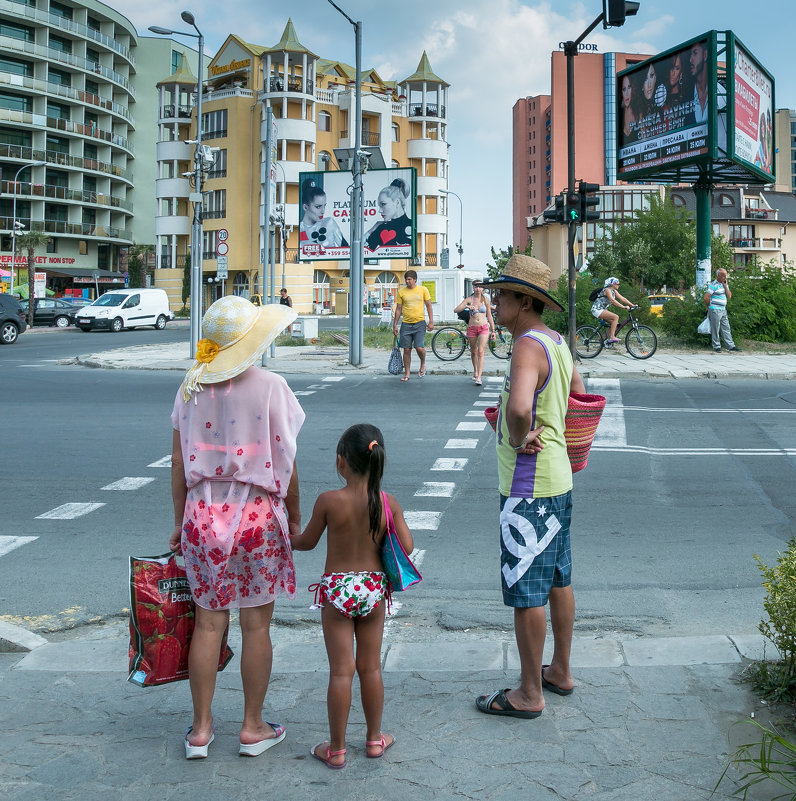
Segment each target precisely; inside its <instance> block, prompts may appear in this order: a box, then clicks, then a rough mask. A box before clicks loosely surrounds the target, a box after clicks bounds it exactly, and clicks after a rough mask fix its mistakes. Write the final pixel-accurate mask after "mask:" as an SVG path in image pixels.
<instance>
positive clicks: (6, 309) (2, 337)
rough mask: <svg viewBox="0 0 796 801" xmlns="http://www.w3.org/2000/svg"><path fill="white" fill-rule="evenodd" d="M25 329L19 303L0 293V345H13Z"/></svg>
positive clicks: (23, 313) (23, 316) (25, 323)
mask: <svg viewBox="0 0 796 801" xmlns="http://www.w3.org/2000/svg"><path fill="white" fill-rule="evenodd" d="M27 327H28V324H27V322H25V312H24V311H22V307H21V306H20V305H19V301H18V300H17V299H16V298H15V297H14V296H13V295H8V294H5V293H0V344H2V345H13V344H14V343H15V342H16V341H17V338H18V337H19V335H20V334H21V333H22V332H23V331H24V330H25V329H26V328H27Z"/></svg>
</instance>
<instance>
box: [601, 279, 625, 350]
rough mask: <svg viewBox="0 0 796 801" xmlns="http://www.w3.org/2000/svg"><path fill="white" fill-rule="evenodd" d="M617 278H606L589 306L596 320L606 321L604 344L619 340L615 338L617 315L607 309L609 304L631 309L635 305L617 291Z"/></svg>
mask: <svg viewBox="0 0 796 801" xmlns="http://www.w3.org/2000/svg"><path fill="white" fill-rule="evenodd" d="M618 288H619V279H618V278H606V279H605V284H604V285H603V288H602V291H601V292H600V294H599V295H597V299H596V300H595V301H594V304H593V305H592V307H591V313H592V316H594V317H596V318H597V319H598V320H605V322H606V323H608V326H609V330H608V339H606V340H605V344H606V345H613V344H614V342H619V340H618V339H617V338H616V326H617V324H618V323H619V315H618V314H614V312H612V311H608V307H609V306H619V307H621V308H623V309H633V308H635V305H634V304H633V303H631V302H630V301H629V300H628V299H627V298H623V297H622V296H621V295H620V294H619V292H618Z"/></svg>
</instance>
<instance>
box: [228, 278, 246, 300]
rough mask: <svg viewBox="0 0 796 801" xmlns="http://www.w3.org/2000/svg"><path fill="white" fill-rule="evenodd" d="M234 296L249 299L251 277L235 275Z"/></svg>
mask: <svg viewBox="0 0 796 801" xmlns="http://www.w3.org/2000/svg"><path fill="white" fill-rule="evenodd" d="M232 294H233V295H237V296H238V297H241V298H248V297H249V276H248V275H246V273H235V277H234V278H233V279H232Z"/></svg>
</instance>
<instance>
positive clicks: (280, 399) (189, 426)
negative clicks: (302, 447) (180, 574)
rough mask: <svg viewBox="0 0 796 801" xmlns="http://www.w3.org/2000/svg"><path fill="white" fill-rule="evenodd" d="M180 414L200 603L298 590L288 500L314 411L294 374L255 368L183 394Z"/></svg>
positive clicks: (222, 605) (187, 524)
mask: <svg viewBox="0 0 796 801" xmlns="http://www.w3.org/2000/svg"><path fill="white" fill-rule="evenodd" d="M171 422H172V425H173V426H174V428H175V429H176V430H177V431H178V432H179V435H180V443H181V447H182V456H183V459H184V462H185V481H186V484H187V486H188V497H187V500H186V503H185V515H184V518H183V530H182V552H183V556H184V558H185V567H186V572H187V575H188V582H189V584H190V586H191V593H192V594H193V597H194V600H195V601H196V603H197V604H199V606H202V607H204V608H206V609H231V608H235V609H238V608H241V607H249V606H262V605H263V604H267V603H270V602H271V601H273V600H274V598H275V597H276V596H277V595H279V594H280V593H282V592H284V593H286V594H287V596H288V597H289V598H293V597H295V594H296V574H295V568H294V566H293V553H292V550H291V548H290V539H289V536H288V528H287V513H286V510H285V505H284V498H285V495H286V494H287V488H288V484H289V482H290V477H291V475H292V473H293V464H294V461H295V458H296V439H297V437H298V433H299V430H300V429H301V426H302V424H303V422H304V411H303V410H302V408H301V406H300V405H299V402H298V401H297V400H296V397H295V395H294V394H293V393H292V392H291V390H290V388H289V387H288V385H287V383H286V382H285V380H284V379H283V378H282V377H281V376H278V375H275V374H274V373H270V372H268V371H266V370H262V369H261V368H259V367H250V368H249V369H248V370H245V371H244V372H243V373H241V374H240V375H239V376H236V377H235V378H233V379H232V380H231V381H226V382H224V383H221V384H208V385H207V386H206V387H205V388H204V390H202V391H201V392H195V393H194V394H193V395H192V396H191V399H190V400H189V401H187V402H186V401H184V400H183V399H182V396H181V394H180V393H179V392H178V393H177V397H176V399H175V402H174V411H173V412H172V415H171Z"/></svg>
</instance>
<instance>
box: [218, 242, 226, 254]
mask: <svg viewBox="0 0 796 801" xmlns="http://www.w3.org/2000/svg"><path fill="white" fill-rule="evenodd" d="M216 253H217V254H218V255H219V256H226V255H227V253H229V245H228V244H227V243H226V242H219V243H218V244H217V245H216Z"/></svg>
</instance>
